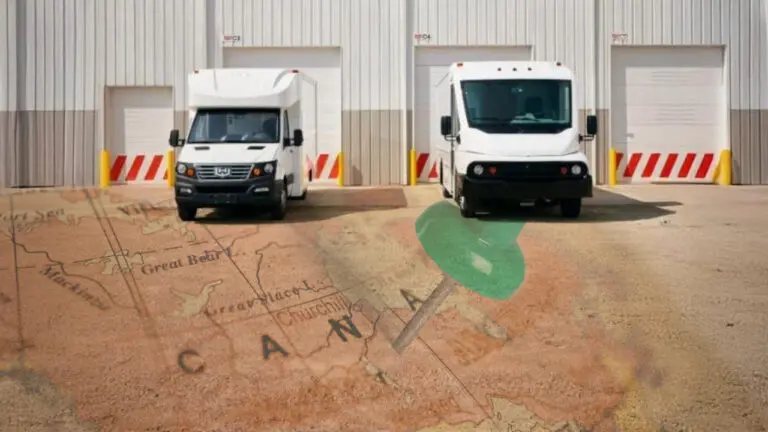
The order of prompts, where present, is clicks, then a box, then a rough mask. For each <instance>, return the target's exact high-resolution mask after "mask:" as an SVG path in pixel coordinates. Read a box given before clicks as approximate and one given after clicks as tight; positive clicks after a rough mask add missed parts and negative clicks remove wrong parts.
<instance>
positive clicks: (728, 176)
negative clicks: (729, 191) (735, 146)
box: [717, 150, 733, 186]
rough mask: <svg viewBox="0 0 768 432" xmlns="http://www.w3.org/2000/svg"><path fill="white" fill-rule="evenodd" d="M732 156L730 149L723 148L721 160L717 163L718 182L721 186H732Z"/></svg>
mask: <svg viewBox="0 0 768 432" xmlns="http://www.w3.org/2000/svg"><path fill="white" fill-rule="evenodd" d="M732 161H733V159H732V157H731V151H730V150H723V151H721V152H720V161H719V162H718V163H717V166H718V169H719V171H720V172H719V175H718V176H717V184H719V185H720V186H730V185H731V182H732V181H733V178H732V167H733V165H732Z"/></svg>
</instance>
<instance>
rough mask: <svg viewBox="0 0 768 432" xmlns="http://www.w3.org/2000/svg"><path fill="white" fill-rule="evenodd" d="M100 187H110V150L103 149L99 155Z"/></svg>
mask: <svg viewBox="0 0 768 432" xmlns="http://www.w3.org/2000/svg"><path fill="white" fill-rule="evenodd" d="M99 187H101V188H102V189H106V188H108V187H109V151H108V150H102V151H101V155H100V157H99Z"/></svg>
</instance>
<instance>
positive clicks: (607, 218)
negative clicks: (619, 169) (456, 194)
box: [457, 189, 682, 223]
mask: <svg viewBox="0 0 768 432" xmlns="http://www.w3.org/2000/svg"><path fill="white" fill-rule="evenodd" d="M681 205H682V203H680V202H678V201H659V202H644V201H638V200H636V199H633V198H629V197H627V196H625V195H621V194H618V193H614V192H610V191H607V190H604V189H595V190H594V196H593V197H592V198H586V199H584V200H583V203H582V208H581V215H580V216H579V217H578V218H577V219H567V218H564V217H562V216H561V215H560V207H559V206H557V205H555V206H553V207H544V208H542V207H520V206H513V205H498V206H494V207H489V208H488V210H489V211H490V214H479V215H478V219H481V220H487V221H494V220H520V221H526V222H550V223H595V222H629V221H639V220H648V219H657V218H661V217H664V216H668V215H672V214H675V211H673V210H670V209H668V207H676V206H681ZM457 211H458V209H457Z"/></svg>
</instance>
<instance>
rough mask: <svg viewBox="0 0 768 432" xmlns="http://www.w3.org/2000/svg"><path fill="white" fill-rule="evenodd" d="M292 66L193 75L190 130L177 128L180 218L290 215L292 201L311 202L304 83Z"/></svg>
mask: <svg viewBox="0 0 768 432" xmlns="http://www.w3.org/2000/svg"><path fill="white" fill-rule="evenodd" d="M302 80H311V79H310V78H308V77H306V76H304V75H302V74H301V73H300V72H299V71H298V70H290V69H261V68H259V69H201V70H196V71H194V72H193V73H191V74H189V78H188V93H187V98H188V105H189V106H188V108H189V120H190V122H189V124H190V127H189V131H188V133H187V138H186V139H184V138H181V137H180V136H179V131H178V130H177V129H174V130H172V131H171V133H170V138H169V144H170V145H171V146H172V147H180V148H181V150H180V151H179V152H178V156H177V162H176V183H175V197H176V204H177V207H178V213H179V218H180V219H181V220H183V221H191V220H194V219H195V216H196V214H197V210H198V209H200V208H217V207H231V206H238V207H239V206H247V207H253V208H258V207H261V208H262V209H263V208H267V209H269V210H270V212H271V217H272V219H275V220H281V219H283V218H284V217H285V214H286V202H287V200H288V199H304V198H306V196H307V188H308V180H307V179H305V176H304V175H303V167H304V163H303V160H304V156H303V151H302V149H303V147H304V145H305V141H304V134H303V132H302V129H301V118H302V109H307V108H308V107H302V100H301V81H302Z"/></svg>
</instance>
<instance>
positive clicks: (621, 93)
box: [611, 47, 727, 183]
mask: <svg viewBox="0 0 768 432" xmlns="http://www.w3.org/2000/svg"><path fill="white" fill-rule="evenodd" d="M612 53H613V58H612V66H611V69H612V72H613V75H612V77H611V79H612V89H611V118H612V121H611V130H612V140H613V145H614V146H615V147H616V149H617V151H618V152H620V153H621V154H622V158H623V162H622V163H623V164H624V165H622V166H621V167H620V172H619V178H620V181H622V182H624V183H647V182H655V181H661V182H664V181H675V182H679V181H684V182H711V181H712V178H711V175H710V174H711V173H712V170H713V167H714V166H715V165H716V160H714V161H713V160H712V159H713V158H715V157H716V155H718V153H719V150H720V149H722V148H726V147H727V141H726V140H727V137H726V133H725V131H726V128H725V125H726V123H725V121H726V119H725V112H726V111H725V109H724V105H723V104H724V103H725V101H726V98H725V88H724V80H723V70H724V65H723V56H722V51H721V50H719V49H717V48H711V47H701V48H695V49H690V48H688V47H684V48H683V47H681V48H651V47H647V48H645V47H644V48H639V49H637V48H617V49H614V51H613V52H612ZM653 155H655V156H653ZM683 159H687V162H685V161H684V160H683ZM694 159H696V161H697V162H696V164H699V165H700V166H699V168H696V169H694V168H691V166H692V164H693V160H694ZM641 160H642V161H644V162H642V163H647V165H646V166H645V167H644V168H642V169H640V168H638V169H636V170H635V169H632V166H633V164H632V163H630V162H631V161H635V162H636V163H637V164H640V165H642V163H641V162H639V161H641ZM656 163H658V165H659V166H654V164H656ZM664 164H666V165H667V166H668V168H670V169H668V170H666V171H663V170H662V169H661V166H662V165H664ZM673 165H675V167H678V166H679V168H680V169H679V170H677V171H675V172H676V173H677V174H675V173H673V172H672V170H671V167H672V166H673ZM627 167H629V168H627ZM675 169H677V168H675Z"/></svg>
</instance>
